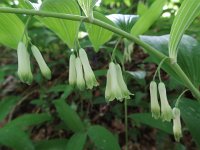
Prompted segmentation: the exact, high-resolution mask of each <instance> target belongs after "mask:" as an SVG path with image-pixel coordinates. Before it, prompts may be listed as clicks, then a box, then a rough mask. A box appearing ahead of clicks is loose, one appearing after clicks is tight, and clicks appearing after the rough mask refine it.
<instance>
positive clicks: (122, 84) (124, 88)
mask: <svg viewBox="0 0 200 150" xmlns="http://www.w3.org/2000/svg"><path fill="white" fill-rule="evenodd" d="M115 67H116V70H117V79H118V83H119V86H120V88H121V90H122V94H123V97H124V98H125V99H130V95H133V94H132V93H131V92H130V91H129V90H128V88H127V86H126V83H125V82H124V78H123V75H122V70H121V67H120V65H119V64H116V65H115Z"/></svg>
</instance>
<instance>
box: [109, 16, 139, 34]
mask: <svg viewBox="0 0 200 150" xmlns="http://www.w3.org/2000/svg"><path fill="white" fill-rule="evenodd" d="M106 17H107V18H108V19H110V20H111V21H112V22H114V23H115V25H116V26H117V27H119V28H120V29H122V30H124V31H126V32H128V33H129V32H130V31H131V29H132V27H133V25H134V24H135V23H136V21H137V20H138V18H139V17H138V16H137V15H124V14H111V15H107V16H106Z"/></svg>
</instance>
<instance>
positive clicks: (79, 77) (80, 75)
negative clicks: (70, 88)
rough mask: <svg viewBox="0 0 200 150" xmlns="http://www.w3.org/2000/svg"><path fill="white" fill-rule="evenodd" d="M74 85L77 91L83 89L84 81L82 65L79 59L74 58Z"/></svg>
mask: <svg viewBox="0 0 200 150" xmlns="http://www.w3.org/2000/svg"><path fill="white" fill-rule="evenodd" d="M76 75H77V76H76V85H77V87H78V89H79V90H84V89H85V80H84V75H83V68H82V63H81V60H80V58H79V57H77V58H76Z"/></svg>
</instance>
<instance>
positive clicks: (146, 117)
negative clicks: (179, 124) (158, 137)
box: [129, 113, 173, 134]
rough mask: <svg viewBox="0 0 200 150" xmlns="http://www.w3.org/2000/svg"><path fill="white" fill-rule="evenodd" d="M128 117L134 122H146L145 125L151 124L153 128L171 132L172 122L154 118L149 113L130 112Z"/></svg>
mask: <svg viewBox="0 0 200 150" xmlns="http://www.w3.org/2000/svg"><path fill="white" fill-rule="evenodd" d="M129 117H130V118H131V119H132V120H134V121H136V122H139V123H142V124H146V125H148V126H151V127H153V128H157V129H160V130H162V131H164V132H166V133H169V134H173V131H172V123H170V122H163V121H162V120H160V119H159V120H156V119H154V118H153V117H152V116H151V114H149V113H138V114H132V115H130V116H129Z"/></svg>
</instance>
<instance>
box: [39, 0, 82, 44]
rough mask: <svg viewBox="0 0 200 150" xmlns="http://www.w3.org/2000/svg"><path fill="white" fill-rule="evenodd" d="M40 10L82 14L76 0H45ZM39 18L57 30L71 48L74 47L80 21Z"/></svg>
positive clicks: (54, 30) (50, 27)
mask: <svg viewBox="0 0 200 150" xmlns="http://www.w3.org/2000/svg"><path fill="white" fill-rule="evenodd" d="M40 10H42V11H50V12H57V13H65V14H73V15H80V9H79V6H78V4H77V3H76V1H75V0H45V1H44V2H43V3H42V6H41V7H40ZM37 18H38V19H39V20H40V21H41V22H42V23H44V25H45V26H47V27H48V28H49V29H51V30H52V31H53V32H55V33H56V34H57V35H58V36H59V37H60V38H61V39H62V40H63V41H64V42H65V43H66V44H67V45H68V46H69V47H70V48H74V43H75V41H76V38H77V35H78V30H79V26H80V22H78V21H71V20H64V19H56V18H47V17H46V18H41V17H37Z"/></svg>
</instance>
